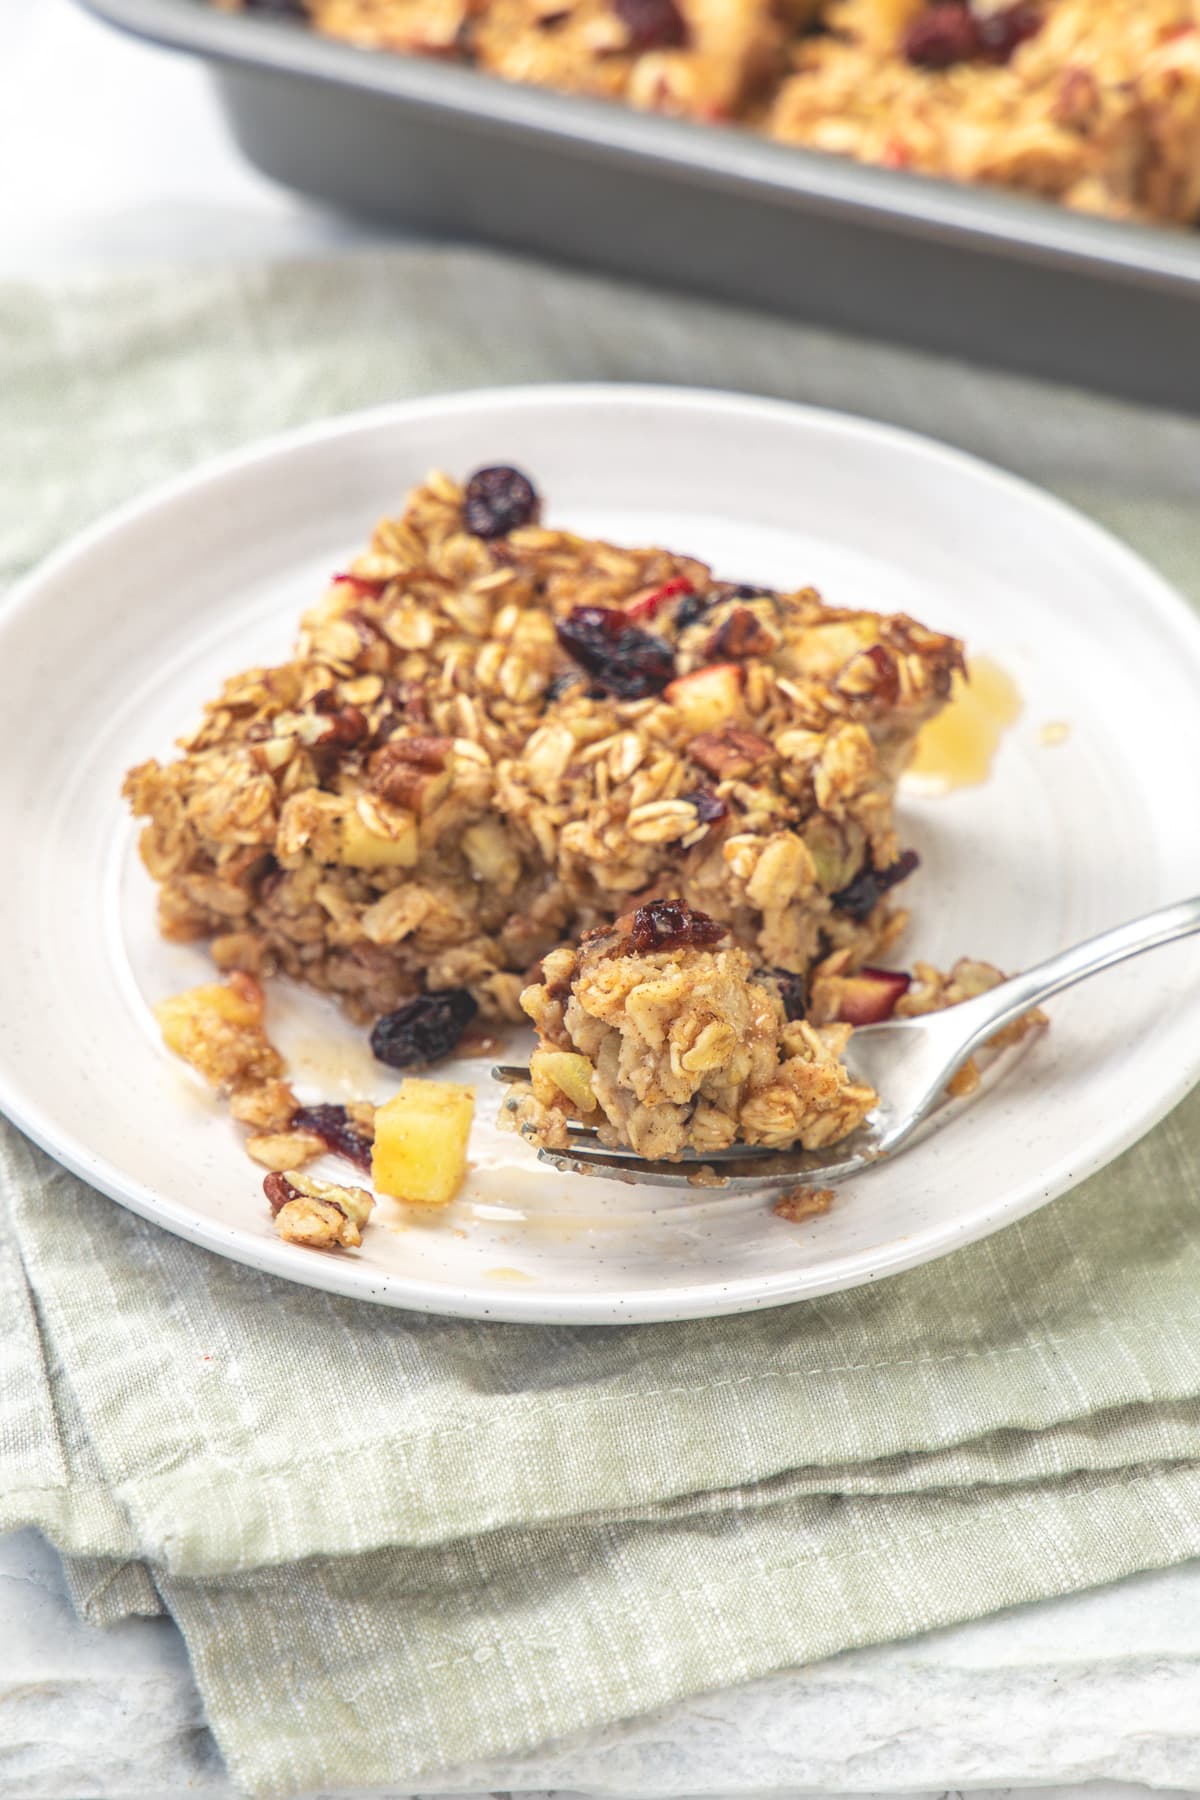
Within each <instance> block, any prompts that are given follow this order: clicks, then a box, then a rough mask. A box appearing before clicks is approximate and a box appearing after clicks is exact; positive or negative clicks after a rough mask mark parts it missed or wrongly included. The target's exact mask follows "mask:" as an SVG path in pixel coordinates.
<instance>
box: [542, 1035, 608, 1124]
mask: <svg viewBox="0 0 1200 1800" xmlns="http://www.w3.org/2000/svg"><path fill="white" fill-rule="evenodd" d="M529 1078H530V1080H531V1081H532V1083H533V1091H534V1093H535V1094H536V1095H537V1097H538V1099H539V1100H540V1101H541V1103H542V1105H543V1106H557V1105H558V1103H559V1101H560V1100H561V1099H564V1098H565V1099H566V1100H567V1101H568V1102H569V1103H570V1105H571V1107H572V1108H573V1110H574V1111H576V1112H580V1113H593V1112H595V1110H596V1096H595V1094H594V1092H593V1091H592V1065H591V1063H590V1062H589V1061H588V1059H587V1057H586V1056H580V1055H578V1054H577V1052H575V1051H573V1050H535V1051H534V1053H533V1055H532V1056H531V1057H530V1059H529Z"/></svg>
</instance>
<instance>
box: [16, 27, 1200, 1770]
mask: <svg viewBox="0 0 1200 1800" xmlns="http://www.w3.org/2000/svg"><path fill="white" fill-rule="evenodd" d="M364 235H365V234H364V232H363V231H362V230H361V228H358V227H354V228H351V227H348V226H345V225H343V224H341V223H340V222H338V221H336V220H333V219H330V218H328V217H326V216H324V215H321V214H319V213H316V212H315V211H313V210H312V209H311V208H309V207H307V206H305V205H304V204H303V203H301V202H299V201H296V200H294V199H293V198H292V197H290V196H289V195H287V194H285V193H283V192H282V191H281V190H279V189H276V188H274V187H273V186H271V184H270V183H268V182H266V181H264V180H262V179H261V178H260V177H258V176H257V175H255V174H254V173H253V172H251V171H250V170H248V169H247V168H245V167H244V166H243V165H242V164H241V163H240V162H239V161H238V159H237V156H236V153H235V152H234V151H233V149H232V147H231V146H230V145H229V143H228V142H227V140H226V138H225V135H224V131H223V128H222V125H221V121H220V118H219V116H218V113H217V110H216V107H215V105H214V103H213V100H212V96H211V94H210V92H209V89H208V85H207V81H206V80H205V77H204V76H203V74H202V72H201V71H200V70H199V69H197V68H195V67H194V66H192V65H191V64H190V63H188V62H187V61H186V60H184V59H176V58H172V57H169V56H166V55H164V54H162V53H161V52H158V51H155V50H152V49H150V48H147V47H145V46H142V45H138V44H134V43H132V42H130V41H128V40H125V39H122V38H120V37H118V36H116V35H115V34H113V33H112V32H110V31H108V30H106V29H104V28H103V27H101V26H100V25H98V24H96V23H95V22H94V21H92V20H91V19H89V18H87V17H85V16H84V15H83V14H82V13H80V12H79V11H78V10H77V9H76V8H75V7H74V6H73V5H71V4H70V3H69V0H0V274H3V275H15V276H20V275H27V274H34V273H43V272H48V271H51V270H63V269H72V268H80V267H83V266H88V265H94V264H96V263H98V262H102V263H105V264H107V265H114V264H121V263H129V262H132V261H138V260H143V259H147V258H151V257H161V256H172V257H177V258H203V257H208V256H212V255H233V256H236V255H239V254H243V253H244V254H254V255H261V254H264V253H266V254H270V253H285V252H288V251H297V250H309V249H321V248H326V247H329V246H332V245H336V244H339V243H345V242H351V241H361V240H362V238H363V237H364ZM2 404H3V397H2V396H0V405H2ZM1099 1783H1103V1785H1102V1786H1101V1785H1097V1784H1099ZM1119 1784H1142V1787H1141V1788H1134V1787H1131V1786H1128V1785H1126V1786H1121V1785H1119ZM1012 1787H1026V1788H1029V1787H1032V1788H1035V1789H1037V1790H1038V1791H1039V1792H1042V1793H1044V1794H1046V1795H1047V1796H1051V1795H1052V1796H1054V1797H1055V1800H1059V1797H1060V1796H1061V1800H1067V1796H1068V1795H1069V1796H1071V1800H1122V1797H1123V1796H1126V1795H1132V1794H1133V1793H1134V1792H1140V1791H1143V1789H1144V1788H1145V1787H1152V1788H1155V1789H1157V1790H1160V1791H1162V1790H1166V1791H1176V1792H1180V1793H1195V1794H1200V1564H1193V1565H1190V1566H1188V1567H1186V1568H1182V1569H1177V1570H1172V1571H1166V1572H1163V1573H1160V1574H1151V1575H1144V1576H1140V1577H1138V1578H1136V1579H1134V1580H1131V1581H1126V1582H1122V1583H1120V1584H1118V1585H1117V1586H1115V1587H1112V1588H1108V1589H1104V1590H1100V1591H1097V1592H1095V1593H1092V1594H1086V1595H1080V1596H1076V1597H1074V1598H1072V1599H1068V1600H1061V1601H1055V1602H1052V1603H1046V1604H1043V1605H1040V1606H1034V1607H1026V1608H1023V1609H1021V1610H1019V1611H1015V1612H1012V1613H1009V1614H1005V1615H1002V1616H1000V1617H997V1618H994V1619H989V1620H985V1621H982V1622H981V1623H979V1624H976V1625H969V1626H963V1627H960V1628H958V1629H956V1630H953V1631H942V1632H937V1633H933V1634H930V1635H929V1636H927V1637H923V1638H919V1639H915V1640H913V1641H911V1642H909V1643H905V1644H898V1645H889V1646H887V1647H885V1648H882V1649H877V1650H870V1651H863V1652H856V1653H854V1654H851V1655H846V1656H842V1657H838V1658H835V1659H834V1660H833V1661H831V1662H828V1663H824V1664H821V1665H819V1666H818V1667H816V1668H812V1669H807V1670H803V1671H799V1672H797V1673H794V1674H791V1675H787V1676H781V1677H778V1678H776V1679H774V1680H771V1681H765V1682H757V1683H754V1684H753V1685H751V1686H750V1687H747V1688H741V1689H734V1690H731V1691H729V1692H726V1693H723V1694H719V1695H706V1696H704V1697H702V1698H700V1699H697V1700H694V1701H692V1702H690V1703H689V1704H687V1705H685V1706H680V1707H676V1708H673V1709H671V1711H669V1712H668V1713H665V1714H660V1715H656V1716H655V1717H653V1718H651V1719H647V1720H642V1721H635V1722H633V1723H631V1724H628V1725H625V1726H622V1727H620V1728H618V1729H616V1730H612V1731H608V1732H604V1733H601V1734H598V1735H596V1736H594V1737H593V1738H591V1739H589V1740H585V1741H583V1742H580V1743H575V1744H571V1745H568V1746H562V1747H559V1748H558V1749H557V1750H555V1751H553V1752H546V1753H543V1754H542V1755H541V1756H538V1757H536V1758H532V1759H526V1760H523V1761H521V1762H519V1763H513V1764H509V1765H507V1766H502V1767H495V1768H487V1769H484V1768H478V1769H471V1770H459V1771H456V1772H453V1773H452V1774H450V1775H448V1776H447V1778H446V1783H445V1784H444V1786H443V1787H442V1789H441V1792H443V1793H458V1794H471V1795H480V1794H483V1793H487V1792H493V1793H494V1792H497V1791H501V1792H511V1791H519V1792H528V1793H545V1792H547V1791H551V1790H552V1791H557V1792H559V1793H560V1794H561V1793H563V1791H564V1790H568V1791H574V1792H577V1793H578V1792H585V1793H590V1794H595V1795H604V1796H611V1797H615V1796H620V1795H638V1796H649V1795H662V1796H668V1795H670V1796H683V1795H703V1794H711V1795H722V1796H726V1797H733V1796H743V1795H744V1796H750V1795H772V1796H779V1797H781V1800H782V1797H783V1796H785V1795H788V1794H793V1793H797V1794H798V1793H806V1794H815V1793H828V1794H835V1793H836V1794H838V1795H839V1796H865V1795H868V1794H872V1793H874V1794H880V1795H882V1794H896V1793H916V1794H919V1795H922V1796H929V1800H934V1796H941V1797H942V1800H945V1796H946V1791H947V1790H951V1791H959V1792H961V1791H962V1790H967V1791H968V1792H969V1793H970V1794H971V1795H972V1796H974V1797H975V1800H990V1796H991V1795H992V1794H993V1793H1000V1792H1003V1791H1006V1790H1008V1789H1010V1788H1012ZM232 1791H233V1790H232V1789H231V1788H230V1787H229V1784H228V1782H227V1780H226V1778H225V1776H224V1773H223V1771H222V1768H221V1765H220V1760H219V1758H218V1756H217V1754H216V1751H215V1748H214V1745H213V1743H212V1740H211V1738H210V1737H209V1735H208V1733H207V1731H206V1730H205V1727H204V1720H203V1713H202V1708H201V1705H200V1701H199V1697H198V1695H197V1693H196V1690H195V1687H194V1685H193V1683H192V1680H191V1675H190V1671H189V1668H188V1663H187V1658H186V1655H185V1653H184V1649H183V1645H182V1643H181V1640H180V1638H179V1635H178V1633H177V1632H176V1630H175V1628H174V1626H173V1625H172V1624H171V1623H170V1622H169V1621H167V1620H132V1621H130V1622H128V1623H127V1624H125V1625H122V1626H120V1627H118V1628H117V1629H116V1630H113V1631H110V1632H104V1633H101V1632H98V1631H95V1630H93V1629H91V1628H90V1627H86V1626H81V1625H79V1624H77V1623H76V1621H75V1619H74V1617H73V1615H72V1613H71V1609H70V1606H69V1604H68V1601H67V1598H66V1594H65V1590H64V1588H63V1584H62V1577H61V1572H60V1569H59V1565H58V1561H57V1558H56V1557H55V1556H54V1553H53V1552H52V1551H51V1550H49V1549H48V1548H47V1546H46V1545H45V1544H43V1543H42V1542H41V1541H40V1540H39V1539H38V1538H37V1537H35V1536H34V1535H33V1534H32V1533H29V1532H21V1533H17V1534H15V1535H14V1536H12V1537H9V1538H6V1539H3V1540H0V1800H87V1797H89V1796H103V1797H104V1800H176V1797H177V1796H179V1795H182V1794H185V1793H186V1794H196V1795H201V1796H206V1797H207V1796H211V1797H212V1800H217V1797H218V1796H220V1797H222V1800H224V1797H226V1796H230V1795H231V1794H232ZM326 1800H336V1797H335V1796H327V1797H326Z"/></svg>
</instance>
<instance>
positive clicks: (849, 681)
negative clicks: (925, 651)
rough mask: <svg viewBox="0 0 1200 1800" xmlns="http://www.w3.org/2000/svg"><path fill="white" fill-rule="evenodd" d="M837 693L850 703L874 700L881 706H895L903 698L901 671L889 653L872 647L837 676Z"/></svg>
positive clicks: (848, 664)
mask: <svg viewBox="0 0 1200 1800" xmlns="http://www.w3.org/2000/svg"><path fill="white" fill-rule="evenodd" d="M834 686H835V687H836V688H837V690H838V692H839V693H841V694H845V695H846V696H847V697H848V698H849V699H851V700H873V701H874V702H875V703H876V704H877V705H879V706H894V705H895V704H896V701H897V699H898V697H899V694H900V670H899V668H898V667H897V664H896V659H895V657H894V656H893V655H892V653H891V651H890V650H887V649H885V648H884V646H883V645H882V644H872V645H871V647H870V649H869V650H860V651H859V653H858V655H857V656H852V657H851V658H850V661H849V662H848V663H847V664H846V665H845V667H844V668H843V669H841V670H840V671H839V673H838V676H837V679H836V681H835V683H834Z"/></svg>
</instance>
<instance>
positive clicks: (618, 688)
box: [555, 606, 675, 700]
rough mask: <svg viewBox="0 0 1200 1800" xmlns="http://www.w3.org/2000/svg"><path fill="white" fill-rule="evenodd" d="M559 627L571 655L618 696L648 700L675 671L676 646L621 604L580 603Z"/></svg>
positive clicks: (663, 685) (562, 620)
mask: <svg viewBox="0 0 1200 1800" xmlns="http://www.w3.org/2000/svg"><path fill="white" fill-rule="evenodd" d="M555 629H556V631H557V632H558V641H559V643H560V644H561V645H562V647H563V649H564V650H565V651H566V652H567V655H568V656H572V657H574V659H575V661H576V662H577V663H580V664H582V666H583V667H584V668H585V669H586V670H587V672H588V674H589V675H590V676H591V677H592V679H593V680H594V681H595V682H597V683H598V684H599V686H600V687H602V688H604V689H605V690H606V691H607V692H608V693H610V694H616V695H617V697H618V699H621V700H643V699H645V697H646V695H647V694H657V693H659V692H660V691H661V690H662V689H663V688H665V687H666V685H667V683H668V681H670V680H672V679H673V677H674V674H675V657H674V653H673V652H672V650H671V646H670V645H669V644H668V643H667V642H666V640H665V639H663V638H660V637H656V636H655V635H654V633H653V632H651V631H643V630H642V628H641V626H640V625H631V624H630V622H629V619H628V617H627V616H626V614H625V613H624V612H622V611H621V609H620V608H619V607H615V606H577V607H576V608H575V610H574V612H570V613H568V614H567V616H566V618H565V619H560V620H559V621H558V623H557V625H556V627H555Z"/></svg>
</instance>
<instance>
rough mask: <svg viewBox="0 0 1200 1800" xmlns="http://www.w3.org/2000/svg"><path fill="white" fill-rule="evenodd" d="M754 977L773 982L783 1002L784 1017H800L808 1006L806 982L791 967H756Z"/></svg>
mask: <svg viewBox="0 0 1200 1800" xmlns="http://www.w3.org/2000/svg"><path fill="white" fill-rule="evenodd" d="M754 973H755V977H756V979H758V980H760V981H768V982H770V983H772V984H773V986H774V988H775V990H776V992H777V993H778V995H779V998H780V1000H781V1001H782V1002H783V1011H784V1017H785V1018H788V1019H802V1018H803V1017H804V1014H805V1012H806V1010H807V1008H808V984H807V983H806V981H805V979H804V977H803V975H797V974H796V973H795V971H794V970H792V969H756V970H755V971H754Z"/></svg>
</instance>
